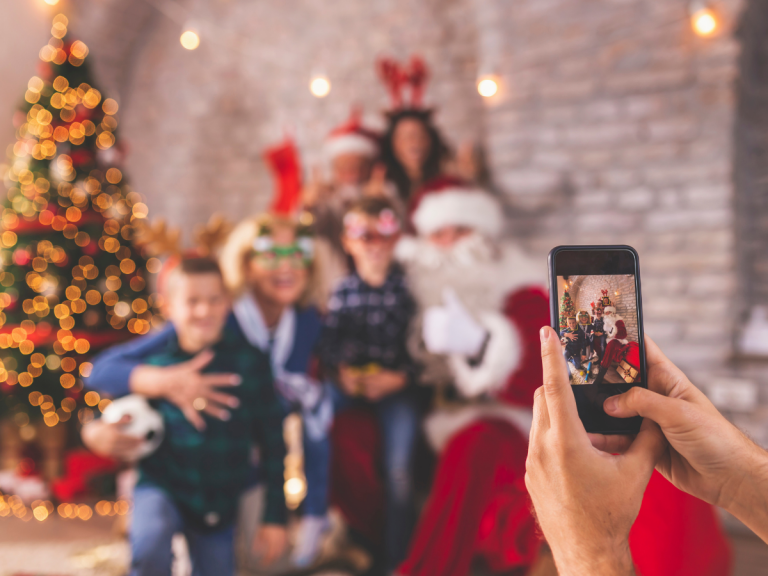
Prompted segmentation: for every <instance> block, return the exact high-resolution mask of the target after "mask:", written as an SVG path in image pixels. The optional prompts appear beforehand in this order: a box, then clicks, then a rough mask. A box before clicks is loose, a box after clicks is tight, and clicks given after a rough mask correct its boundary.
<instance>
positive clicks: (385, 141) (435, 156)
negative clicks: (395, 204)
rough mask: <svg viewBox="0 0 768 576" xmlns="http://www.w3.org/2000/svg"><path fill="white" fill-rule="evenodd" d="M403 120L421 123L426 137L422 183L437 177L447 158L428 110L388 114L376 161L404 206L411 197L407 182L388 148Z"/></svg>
mask: <svg viewBox="0 0 768 576" xmlns="http://www.w3.org/2000/svg"><path fill="white" fill-rule="evenodd" d="M406 119H410V120H417V121H418V122H421V124H422V125H423V126H424V129H425V130H426V131H427V135H428V136H429V154H428V155H427V158H426V160H425V161H424V165H423V166H422V173H423V174H422V181H423V182H427V181H428V180H431V179H432V178H434V177H436V176H438V175H439V174H440V171H441V169H442V162H443V160H444V159H445V157H446V156H447V155H448V152H449V148H448V145H447V144H446V143H445V141H444V140H443V138H442V136H441V135H440V132H439V131H438V130H437V128H436V127H435V125H434V123H433V122H432V110H420V109H405V110H397V111H395V112H392V113H390V114H389V125H388V127H387V131H386V132H385V133H384V136H382V139H381V155H380V160H381V162H382V163H383V164H384V166H385V167H386V168H387V178H388V179H389V180H391V181H392V182H393V183H394V184H395V186H396V187H397V193H398V195H399V196H400V198H402V200H403V201H404V202H406V203H407V202H408V200H409V199H410V195H411V179H410V178H409V177H408V173H407V172H406V171H405V168H404V167H403V165H402V164H400V161H399V160H398V159H397V157H396V156H395V149H394V146H393V145H392V139H393V136H394V134H395V129H396V128H397V125H398V124H399V123H400V121H401V120H406Z"/></svg>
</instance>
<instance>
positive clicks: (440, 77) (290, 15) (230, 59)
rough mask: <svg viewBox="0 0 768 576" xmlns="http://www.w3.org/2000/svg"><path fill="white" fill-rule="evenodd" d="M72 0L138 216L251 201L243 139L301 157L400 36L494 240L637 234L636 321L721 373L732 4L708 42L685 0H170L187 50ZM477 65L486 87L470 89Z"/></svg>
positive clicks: (258, 166) (538, 248)
mask: <svg viewBox="0 0 768 576" xmlns="http://www.w3.org/2000/svg"><path fill="white" fill-rule="evenodd" d="M73 3H74V6H75V9H76V11H77V13H78V14H79V20H76V21H75V22H74V23H73V25H74V27H75V28H76V29H77V30H78V31H79V32H80V34H81V35H82V36H83V37H84V39H85V40H86V42H89V44H90V45H91V48H92V52H91V53H92V54H93V58H94V59H95V60H96V64H97V71H99V70H101V72H102V73H101V76H102V77H103V78H104V80H105V82H107V83H108V84H109V86H108V88H110V87H111V88H113V89H114V90H115V91H116V92H117V95H118V97H119V98H120V101H121V103H122V106H123V111H122V112H123V115H122V128H123V136H125V137H126V138H127V139H128V140H129V144H130V145H131V155H130V158H129V162H128V168H129V170H130V173H131V175H132V178H133V181H134V182H135V184H136V187H137V189H138V190H139V191H140V192H142V193H143V194H145V195H146V196H147V197H148V200H149V205H150V208H151V210H152V211H153V214H155V215H162V216H165V217H167V218H168V219H170V220H171V221H172V222H174V223H178V224H182V225H183V226H184V227H185V229H186V230H189V229H191V226H192V224H193V223H195V222H198V221H201V220H204V219H206V218H207V216H208V215H209V214H210V213H211V212H212V211H214V210H219V211H223V212H225V213H227V214H228V215H229V216H230V217H239V216H240V215H243V214H247V213H250V212H253V211H254V210H257V209H259V208H261V207H263V206H265V204H266V202H267V199H268V197H269V193H270V188H271V186H270V183H269V179H268V176H267V174H266V172H265V169H264V166H263V164H262V163H261V161H260V151H261V150H262V149H263V147H264V146H265V145H267V144H269V143H271V142H274V141H275V140H277V139H278V138H280V137H281V135H282V134H283V132H284V131H285V130H292V131H293V132H294V133H295V135H296V138H297V140H298V141H299V143H300V145H301V146H302V149H303V150H304V151H305V159H306V163H307V164H311V163H313V162H316V161H317V160H318V150H319V145H320V143H321V141H322V138H323V136H324V135H325V134H326V133H327V131H328V130H329V128H330V127H331V126H333V125H335V124H336V123H338V122H339V121H340V120H342V119H343V118H344V117H345V116H346V114H347V111H348V106H349V103H351V102H355V101H356V102H359V103H361V104H363V106H364V108H365V111H366V115H367V116H368V117H369V118H371V119H378V120H379V121H380V115H379V111H380V110H381V109H382V108H384V107H385V106H386V98H385V95H384V91H383V89H382V88H381V87H380V86H379V84H378V82H377V80H376V79H375V75H374V72H373V66H372V63H373V60H374V58H375V57H376V55H378V54H380V53H389V54H392V55H394V56H396V57H400V58H403V57H405V56H406V55H408V54H410V53H412V52H418V53H421V54H423V55H424V56H425V57H426V59H427V60H428V62H429V63H430V65H431V67H432V71H433V79H432V81H431V83H430V88H429V90H428V101H429V102H431V103H434V104H436V105H437V106H438V112H437V120H438V122H439V124H440V125H441V127H442V128H443V130H444V132H445V133H446V134H447V135H448V136H449V137H450V138H451V139H452V140H453V142H454V143H459V142H461V141H463V140H466V139H477V140H478V141H479V142H480V143H481V144H482V145H483V147H484V150H485V153H486V157H487V161H488V165H489V169H490V174H491V176H492V179H493V183H494V186H495V187H496V188H497V190H498V192H499V193H500V194H503V196H504V198H506V199H507V200H508V204H509V213H510V224H509V234H510V235H512V236H514V237H516V238H518V239H519V240H520V241H521V242H522V243H523V244H524V245H526V246H527V247H528V248H529V249H530V251H531V253H532V254H533V255H534V257H536V258H540V259H541V261H542V273H543V269H544V257H545V255H546V252H547V251H548V250H549V249H550V248H551V247H552V246H554V245H556V244H559V243H627V244H631V245H633V246H635V247H636V248H637V250H638V251H639V253H640V257H641V270H642V276H643V277H642V280H643V289H644V295H643V296H644V304H645V319H646V328H647V330H648V332H649V333H650V334H651V335H653V336H654V337H655V339H656V340H657V341H658V342H659V343H660V344H662V346H663V347H664V348H665V350H666V351H667V352H668V353H669V355H670V356H671V357H672V358H673V359H674V360H676V361H677V362H679V363H680V364H682V365H683V366H684V367H685V368H686V369H688V370H689V371H691V372H692V374H693V376H694V378H699V379H703V378H708V377H710V376H711V375H712V374H713V373H717V372H727V370H729V369H728V368H726V365H725V360H726V359H727V358H728V357H729V356H730V354H731V348H732V346H731V344H732V334H733V329H732V328H733V315H732V305H733V299H734V295H735V291H736V283H737V258H736V255H735V241H736V229H737V228H738V226H737V220H736V215H735V211H734V186H733V179H732V171H733V156H734V145H733V133H734V131H733V126H734V122H735V118H736V115H735V113H736V104H735V92H734V87H733V84H734V78H735V77H736V75H737V72H738V64H739V46H738V42H737V40H736V39H735V38H734V36H733V29H734V27H735V25H736V22H737V20H738V18H739V14H740V11H741V8H742V1H741V0H720V1H719V2H717V9H718V11H719V14H720V16H721V18H722V24H723V28H722V31H721V32H720V33H719V34H717V35H716V37H714V38H708V39H701V38H698V37H696V36H694V35H693V33H692V32H691V29H690V26H689V24H688V21H687V8H688V4H689V3H688V1H687V0H669V1H666V2H659V1H658V0H589V1H587V0H569V1H566V0H518V1H516V2H506V1H504V0H420V1H418V2H413V1H408V0H369V1H368V2H345V3H334V4H332V5H329V4H328V3H324V4H322V3H321V4H318V3H316V2H313V1H310V0H285V1H282V2H248V1H246V0H220V1H218V2H209V1H206V0H188V1H187V2H186V3H184V6H186V8H187V9H188V10H190V12H191V13H192V14H194V15H195V16H196V19H197V20H198V22H203V23H204V24H205V26H203V27H201V28H202V31H203V44H202V45H201V47H200V48H199V49H198V50H196V51H194V52H186V51H184V50H183V49H181V47H180V46H179V43H178V36H179V33H180V31H181V30H180V25H179V24H177V23H175V22H171V21H169V20H168V19H167V18H165V17H164V16H161V15H160V14H159V13H157V12H156V11H154V9H151V8H148V4H147V3H141V2H139V3H136V2H133V3H126V2H123V1H121V0H100V1H99V2H96V1H94V0H73ZM78 22H79V23H80V24H79V27H78ZM316 69H322V70H323V71H324V73H325V74H327V75H328V76H329V77H330V78H331V81H332V83H333V88H332V91H331V94H330V95H329V96H328V97H327V98H325V99H323V100H317V99H314V98H313V97H312V96H311V95H310V94H309V92H308V90H307V83H308V80H309V78H310V75H311V74H312V71H313V70H316ZM484 72H493V73H496V74H498V75H499V77H500V79H501V90H500V92H499V94H498V95H497V96H496V97H494V98H492V99H489V100H488V101H485V102H481V100H480V98H479V96H478V95H477V94H476V92H475V89H474V82H475V79H476V77H477V75H478V74H479V73H484Z"/></svg>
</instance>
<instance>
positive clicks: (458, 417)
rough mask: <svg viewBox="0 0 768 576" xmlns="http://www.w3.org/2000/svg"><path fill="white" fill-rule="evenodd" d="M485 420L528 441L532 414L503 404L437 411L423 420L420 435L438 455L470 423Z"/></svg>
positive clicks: (475, 405) (529, 411)
mask: <svg viewBox="0 0 768 576" xmlns="http://www.w3.org/2000/svg"><path fill="white" fill-rule="evenodd" d="M489 419H499V420H505V421H506V422H509V423H510V424H512V425H513V426H514V427H515V428H517V429H518V430H520V432H521V433H522V434H523V435H524V436H525V437H528V435H529V434H530V432H531V423H532V422H533V412H532V411H531V410H529V409H526V408H520V407H517V406H509V405H506V404H473V405H471V406H463V407H461V408H457V409H444V410H438V411H435V412H432V413H431V414H430V415H429V416H427V417H426V419H425V420H424V433H425V434H426V436H427V441H428V442H429V445H430V446H431V447H432V449H433V450H435V451H436V452H442V450H443V448H445V445H446V444H448V441H449V440H450V439H451V438H452V437H453V436H454V435H455V434H456V433H457V432H460V431H461V430H463V429H464V428H466V427H467V426H469V425H470V424H473V423H474V422H477V421H479V420H489Z"/></svg>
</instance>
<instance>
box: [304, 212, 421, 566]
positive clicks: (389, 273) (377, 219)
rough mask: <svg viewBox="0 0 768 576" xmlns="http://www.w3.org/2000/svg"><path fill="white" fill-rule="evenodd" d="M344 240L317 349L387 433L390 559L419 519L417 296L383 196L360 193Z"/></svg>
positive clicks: (401, 551) (347, 393)
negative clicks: (409, 346) (410, 342)
mask: <svg viewBox="0 0 768 576" xmlns="http://www.w3.org/2000/svg"><path fill="white" fill-rule="evenodd" d="M343 222H344V232H343V235H342V244H343V246H344V250H345V251H346V252H347V254H349V255H350V257H351V259H352V261H353V262H354V268H355V271H354V272H353V273H351V274H350V275H348V276H347V277H345V278H344V279H342V281H341V282H340V283H339V285H338V287H337V288H336V290H335V291H334V293H333V295H332V296H331V299H330V301H329V304H328V314H327V315H326V317H325V319H324V326H323V332H322V334H321V337H320V341H319V345H318V355H319V357H320V360H321V362H322V365H323V367H324V369H325V370H327V371H328V372H329V373H330V374H331V376H332V379H333V380H334V381H335V382H336V383H337V385H338V387H339V388H340V390H341V392H342V394H343V397H344V398H343V399H342V401H341V402H340V405H341V406H342V407H343V406H344V404H347V405H352V404H358V405H359V404H366V405H369V406H370V408H371V409H372V410H373V412H374V413H375V415H376V418H377V420H378V424H379V428H380V430H381V437H382V440H383V452H384V459H385V462H384V470H385V476H386V477H385V485H386V491H387V508H386V527H385V539H386V542H385V547H386V550H385V556H386V558H385V563H386V564H387V567H388V569H389V570H393V569H394V568H395V567H396V566H397V565H398V564H399V563H400V562H401V561H402V560H403V559H404V557H405V554H406V552H407V546H408V543H409V540H410V535H411V531H412V528H413V523H414V519H415V518H414V517H415V514H414V506H413V492H412V481H411V476H412V473H411V472H412V463H411V460H412V455H413V451H414V445H415V443H416V439H417V434H418V429H419V414H418V410H417V408H416V402H415V400H414V398H413V394H412V390H411V385H412V384H413V383H414V380H415V375H416V370H417V369H416V366H415V364H414V362H413V360H412V359H411V357H410V356H409V354H408V352H407V350H406V340H407V334H408V330H409V326H410V323H411V321H412V319H413V317H414V314H415V303H414V300H413V298H412V297H411V294H410V292H409V291H408V288H407V286H406V282H405V277H404V275H403V273H402V272H401V271H400V269H399V268H398V267H397V266H396V265H395V264H394V250H395V244H396V243H397V240H398V238H399V236H400V221H399V219H398V217H397V216H396V213H395V209H394V206H393V205H392V203H391V202H390V201H389V200H387V199H384V198H372V197H371V198H362V199H360V200H358V201H356V202H355V203H354V204H353V205H352V206H351V207H350V208H349V209H348V210H347V212H346V214H345V215H344V219H343Z"/></svg>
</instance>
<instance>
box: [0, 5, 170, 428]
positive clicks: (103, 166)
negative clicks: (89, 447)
mask: <svg viewBox="0 0 768 576" xmlns="http://www.w3.org/2000/svg"><path fill="white" fill-rule="evenodd" d="M67 26H68V21H67V18H66V17H65V16H64V15H61V14H60V15H58V16H56V17H55V18H54V20H53V27H52V30H51V34H52V38H51V39H50V41H49V42H48V44H47V45H45V46H43V48H42V49H41V50H40V59H41V63H40V69H39V72H38V75H37V76H34V77H32V79H31V80H30V81H29V84H28V90H27V92H26V94H25V97H24V100H25V101H24V103H23V105H22V106H21V108H20V110H19V111H18V112H17V113H16V115H15V116H14V126H15V127H16V137H17V141H16V144H15V145H14V146H13V147H12V149H11V150H9V153H8V158H9V160H8V164H6V165H4V166H3V165H0V176H1V177H2V178H3V180H4V184H5V189H6V190H7V199H6V200H5V201H4V202H3V209H2V235H0V241H1V242H0V361H1V363H0V416H5V417H12V418H13V420H14V421H15V422H16V423H17V424H18V425H19V426H20V427H24V426H26V425H27V424H28V423H29V422H30V419H35V417H37V418H39V417H41V416H42V418H43V419H44V421H45V423H46V424H47V425H48V426H56V425H57V424H58V423H59V422H66V421H68V420H70V419H71V418H72V415H73V414H77V415H78V417H79V420H80V421H81V422H85V421H87V420H90V419H91V418H93V415H94V410H96V409H103V408H104V407H105V405H106V403H108V402H109V401H108V400H104V399H101V398H100V397H99V395H98V394H97V393H96V392H88V393H87V394H83V390H82V387H83V385H82V381H81V379H80V377H81V376H83V375H87V374H88V372H89V370H90V366H91V365H90V364H89V363H88V361H87V360H88V358H89V356H90V355H92V354H93V353H94V352H97V351H98V350H99V349H101V348H104V347H105V346H108V345H110V344H113V343H115V342H119V341H121V340H124V339H126V338H128V337H130V336H131V334H145V333H146V332H148V331H149V329H150V326H151V325H152V324H153V323H157V321H158V320H159V316H156V313H155V310H156V307H157V304H158V303H157V297H156V296H154V295H148V292H147V280H148V276H149V274H148V272H149V271H151V272H156V271H157V269H158V268H159V265H160V263H159V261H157V260H156V259H151V260H149V261H147V260H146V259H145V257H144V256H143V255H142V254H141V253H140V251H139V250H137V249H136V247H135V245H134V244H133V243H132V239H133V234H134V229H135V227H136V225H137V223H138V222H139V221H141V220H142V219H143V218H145V217H146V215H147V207H146V205H145V204H144V203H143V202H142V200H141V198H140V196H139V195H138V194H137V193H136V192H134V191H132V190H131V188H130V187H129V186H128V184H127V182H126V179H125V177H124V176H123V174H122V172H121V170H120V169H119V168H118V163H119V161H120V160H121V153H120V144H119V141H118V139H117V130H116V129H117V125H118V119H117V117H116V116H115V113H116V112H117V109H118V104H117V102H116V101H115V100H112V99H109V98H107V99H104V98H103V97H102V94H101V92H100V91H99V90H98V89H97V88H96V87H94V84H93V82H92V81H91V78H90V74H89V69H88V65H87V61H86V58H87V56H88V47H87V46H86V45H85V44H84V43H83V42H81V41H79V40H74V39H71V38H70V37H69V36H68V35H67ZM84 404H85V405H84Z"/></svg>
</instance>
